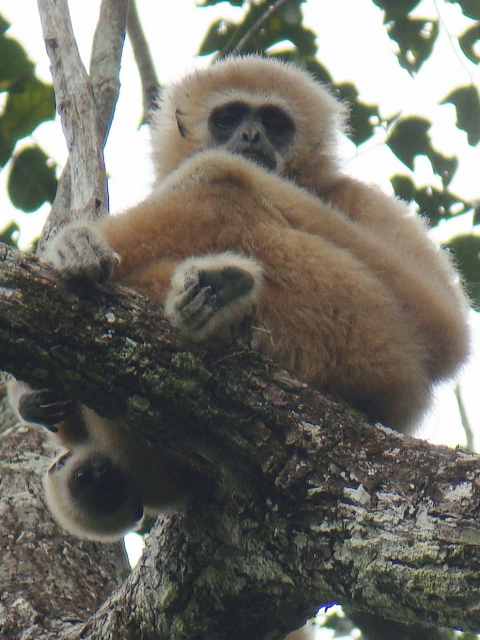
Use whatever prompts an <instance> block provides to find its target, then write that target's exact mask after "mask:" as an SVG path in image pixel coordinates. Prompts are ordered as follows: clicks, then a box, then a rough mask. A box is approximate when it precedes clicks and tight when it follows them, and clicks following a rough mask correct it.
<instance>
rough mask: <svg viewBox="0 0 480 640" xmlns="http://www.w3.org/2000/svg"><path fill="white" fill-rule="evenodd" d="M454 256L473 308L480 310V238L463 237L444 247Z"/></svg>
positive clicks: (449, 242)
mask: <svg viewBox="0 0 480 640" xmlns="http://www.w3.org/2000/svg"><path fill="white" fill-rule="evenodd" d="M444 246H445V247H447V249H448V250H449V251H451V253H452V254H453V256H454V259H455V262H456V265H457V267H458V269H459V270H460V273H461V274H462V278H463V280H464V284H465V286H466V289H467V292H468V294H469V295H470V297H471V300H472V304H473V307H474V308H475V309H477V310H478V309H480V236H478V235H473V234H469V235H461V236H456V237H455V238H452V239H451V240H449V241H448V242H447V243H445V245H444Z"/></svg>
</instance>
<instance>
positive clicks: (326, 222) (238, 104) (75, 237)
mask: <svg viewBox="0 0 480 640" xmlns="http://www.w3.org/2000/svg"><path fill="white" fill-rule="evenodd" d="M344 118H345V110H344V108H343V106H342V105H341V104H340V103H339V102H338V101H337V100H336V99H335V98H334V97H333V96H332V95H331V94H330V93H329V92H328V91H327V90H326V89H325V87H323V86H322V85H320V84H318V83H317V82H316V81H315V80H314V79H313V78H312V77H310V76H309V75H308V74H307V73H305V72H304V71H302V70H300V69H298V68H296V67H294V66H292V65H289V64H284V63H282V62H279V61H277V60H273V59H263V58H260V57H257V56H248V57H242V58H230V59H227V60H224V61H222V62H219V63H216V64H214V65H213V66H212V67H210V68H209V69H207V70H205V71H200V72H196V73H193V74H191V75H189V76H187V77H186V78H185V79H184V80H182V81H181V82H179V83H178V84H174V85H173V86H171V87H170V88H169V89H168V90H167V91H166V92H165V94H164V96H163V99H162V103H161V105H160V109H159V111H158V112H157V113H156V114H155V115H154V120H153V125H152V126H153V132H152V147H153V158H154V163H155V168H156V182H155V185H154V188H153V190H152V192H151V193H150V195H149V196H148V197H147V198H146V199H145V200H144V201H143V202H142V203H140V204H139V205H137V206H135V207H133V208H131V209H129V210H127V211H125V212H123V213H122V214H120V215H116V216H111V217H108V218H105V219H103V220H101V221H99V222H96V223H85V222H79V223H74V224H71V225H69V226H67V227H66V228H64V229H63V230H62V231H61V232H60V233H59V234H58V235H57V237H56V238H55V239H54V240H53V241H52V243H51V244H50V246H49V247H48V252H47V258H48V259H49V260H50V262H51V263H52V264H53V265H54V266H56V267H57V268H58V269H59V271H60V272H61V273H62V276H63V277H64V278H66V279H76V278H81V279H83V280H87V281H88V280H90V281H106V280H109V279H112V280H114V281H116V282H121V283H123V284H126V285H129V286H131V287H133V288H134V289H137V290H139V291H141V292H143V293H145V294H147V295H148V296H149V297H150V298H151V300H152V301H155V302H159V303H162V304H164V305H165V311H166V314H167V316H168V317H169V318H170V320H171V321H172V323H173V325H174V326H176V327H177V328H178V330H179V331H180V332H181V333H182V334H183V335H184V336H186V337H187V338H189V339H190V340H193V341H197V342H198V341H208V340H209V339H213V338H215V337H216V336H218V335H222V334H224V333H228V332H229V331H230V330H231V329H232V328H233V327H235V326H236V324H237V323H239V322H241V321H242V319H243V318H244V317H245V316H246V315H247V314H253V315H254V327H255V330H254V335H255V343H256V345H257V346H258V349H260V351H262V352H264V353H266V354H268V355H269V356H271V357H272V358H273V359H274V360H275V361H277V362H278V363H280V364H281V365H283V366H284V367H286V368H287V369H289V370H291V371H292V372H293V373H294V374H295V375H297V376H298V377H299V378H301V379H303V380H305V381H306V382H308V383H310V384H312V385H314V386H316V387H318V388H321V389H322V390H325V391H327V392H328V391H330V392H334V393H335V394H336V395H339V396H341V397H343V398H344V399H345V400H346V401H348V402H349V403H351V404H352V405H353V406H355V407H357V408H359V409H361V410H362V411H364V412H365V413H366V414H367V416H368V417H369V418H370V419H372V420H378V421H381V422H383V423H384V424H386V425H389V426H391V427H393V428H396V429H399V430H401V431H404V432H407V431H410V430H412V428H413V427H414V425H415V423H416V421H418V419H419V418H420V417H421V416H422V414H423V412H424V411H425V409H426V408H427V407H428V404H429V401H430V396H431V390H432V386H433V384H434V383H435V382H436V381H439V380H443V379H445V378H448V377H450V376H452V375H453V374H454V373H455V371H456V370H457V369H458V367H459V365H460V364H461V363H462V362H463V361H464V360H465V358H466V355H467V352H468V345H469V336H468V329H467V321H466V316H467V306H468V305H467V300H466V298H465V296H464V293H463V291H462V288H461V285H460V284H459V281H458V277H457V275H456V273H455V271H454V269H453V268H452V265H451V263H450V261H449V259H448V257H447V256H446V255H445V254H444V253H442V252H440V251H439V250H438V249H437V247H435V246H434V245H433V243H432V242H431V241H430V240H429V238H428V237H427V234H426V229H425V225H424V224H423V222H422V221H421V220H420V219H419V218H416V217H414V216H412V215H411V214H410V213H409V211H408V210H407V208H406V206H405V205H404V204H402V203H401V202H399V201H397V200H395V199H393V198H391V197H388V196H386V195H384V194H383V193H381V192H380V191H379V190H377V189H376V188H375V187H372V186H367V185H365V184H362V183H360V182H358V181H356V180H354V179H352V178H350V177H347V176H346V175H343V174H342V172H341V171H340V169H339V161H338V157H337V135H338V132H339V130H341V128H342V125H343V121H344ZM11 396H12V399H13V403H14V404H15V405H16V406H17V409H18V412H19V413H20V415H21V416H22V417H23V419H25V420H27V421H32V422H37V423H40V424H43V425H46V426H48V427H50V428H51V429H52V430H55V431H56V434H57V437H58V438H59V441H60V442H61V443H62V444H63V445H64V446H65V448H66V452H65V453H63V454H62V455H60V457H59V458H57V460H56V461H55V462H54V463H53V464H52V466H51V468H50V470H49V471H48V473H47V476H46V481H45V486H46V493H47V499H48V503H49V505H50V508H51V510H52V512H53V514H54V516H55V517H56V518H57V520H58V521H59V522H60V524H62V525H63V526H64V527H65V528H66V529H68V530H70V531H72V532H74V533H76V534H78V535H81V536H85V537H88V538H93V539H100V540H109V539H114V538H117V537H119V536H120V535H122V534H124V533H125V532H126V531H127V530H129V529H131V528H132V527H134V526H135V524H136V523H137V522H138V521H139V519H140V518H141V516H142V513H143V510H144V508H146V509H149V510H154V511H155V510H156V511H158V510H161V509H162V508H165V507H166V506H167V505H169V504H172V503H175V502H176V501H177V499H178V498H179V496H181V495H183V494H184V493H185V492H186V491H188V488H187V487H186V486H185V485H186V484H188V482H187V481H186V480H185V478H183V476H182V474H181V473H180V471H179V470H178V469H177V468H175V465H172V464H171V463H170V462H169V461H168V460H165V462H164V463H163V460H162V453H161V451H158V450H153V451H152V450H151V449H149V450H148V451H145V449H144V448H142V447H141V445H139V443H138V442H136V441H134V439H133V438H132V437H131V436H130V435H128V432H127V431H125V430H123V429H122V428H121V427H120V426H119V425H118V424H115V423H113V422H111V421H109V420H106V419H104V418H102V417H100V416H98V415H97V414H95V413H94V412H93V411H92V410H90V409H88V408H86V407H82V406H78V405H77V404H76V403H73V402H71V401H69V400H65V399H64V398H59V397H58V394H56V393H55V392H53V391H51V390H48V389H43V390H39V391H33V390H31V389H30V388H29V387H28V386H26V385H23V383H18V384H17V386H16V387H12V388H11ZM146 458H148V460H146Z"/></svg>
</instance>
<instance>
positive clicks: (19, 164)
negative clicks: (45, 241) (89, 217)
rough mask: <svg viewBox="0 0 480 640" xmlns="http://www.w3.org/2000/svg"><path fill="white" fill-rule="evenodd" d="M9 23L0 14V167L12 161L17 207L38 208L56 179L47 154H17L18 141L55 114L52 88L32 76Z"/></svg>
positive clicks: (33, 150) (11, 183)
mask: <svg viewBox="0 0 480 640" xmlns="http://www.w3.org/2000/svg"><path fill="white" fill-rule="evenodd" d="M9 26H10V25H9V24H8V22H6V20H4V19H3V17H2V16H1V15H0V94H3V97H4V99H5V102H4V107H3V109H2V112H1V114H0V170H1V168H2V167H4V166H5V165H6V164H7V162H8V161H9V160H11V161H12V163H11V168H10V176H9V196H10V198H11V200H12V202H13V204H14V205H15V206H16V207H18V208H19V209H23V210H24V211H27V212H30V211H34V210H36V209H38V207H40V206H41V205H42V204H43V203H44V202H45V201H50V202H51V201H52V199H53V197H54V195H55V189H56V179H55V172H54V170H53V168H50V167H48V165H47V157H46V156H45V154H44V152H43V151H41V150H40V149H38V148H31V149H29V150H24V151H21V152H19V153H17V152H16V147H17V144H18V143H19V142H20V141H21V140H22V139H24V138H26V137H28V136H30V135H31V134H32V132H33V131H34V130H35V129H36V127H37V126H38V125H39V124H41V123H42V122H45V121H46V120H51V119H52V118H53V117H54V116H55V100H54V93H53V88H52V87H51V86H50V85H47V84H44V83H43V82H41V81H40V80H39V79H38V78H36V77H35V67H34V65H33V63H32V62H31V61H30V60H29V59H28V56H27V54H26V52H25V50H24V49H23V47H22V46H21V45H20V44H19V43H18V42H17V41H16V40H13V39H12V38H10V37H9V36H8V35H7V32H8V28H9Z"/></svg>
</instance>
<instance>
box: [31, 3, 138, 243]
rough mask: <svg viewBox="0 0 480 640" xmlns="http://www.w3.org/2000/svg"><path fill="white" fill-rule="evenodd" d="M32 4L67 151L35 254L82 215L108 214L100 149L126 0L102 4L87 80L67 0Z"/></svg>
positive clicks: (113, 92)
mask: <svg viewBox="0 0 480 640" xmlns="http://www.w3.org/2000/svg"><path fill="white" fill-rule="evenodd" d="M38 6H39V11H40V16H41V19H42V27H43V31H44V39H45V43H46V46H47V52H48V54H49V56H50V60H51V63H52V64H51V68H52V76H53V83H54V87H55V94H56V101H57V110H58V111H59V113H60V115H61V117H62V125H63V126H64V131H65V136H66V139H67V145H68V149H69V159H68V160H67V163H66V165H65V168H64V170H63V172H62V175H61V177H60V180H59V183H58V188H57V195H56V198H55V202H54V203H53V206H52V209H51V212H50V215H49V217H48V220H47V223H46V225H45V227H44V229H43V233H42V237H41V240H40V242H39V245H38V254H39V255H41V254H42V252H43V250H44V248H45V245H46V244H47V242H48V240H49V239H50V238H51V237H53V236H54V235H55V233H57V231H58V230H59V228H60V227H61V226H62V225H64V224H66V223H67V222H69V221H70V220H73V219H75V218H78V217H82V216H86V217H88V218H95V217H98V216H100V215H103V214H105V213H106V212H107V210H108V186H107V178H106V174H105V167H104V162H103V147H104V145H105V141H106V138H107V135H108V131H109V127H110V123H111V120H112V117H113V112H114V109H115V104H116V101H117V97H118V92H119V88H120V86H119V81H118V76H119V72H120V61H121V54H122V47H123V42H124V39H125V29H126V19H127V11H128V0H103V2H102V5H101V9H100V17H99V22H98V25H97V29H96V32H95V38H94V43H93V48H92V63H91V79H89V77H88V75H87V72H86V70H85V67H84V66H83V63H82V61H81V59H80V55H79V53H78V49H77V45H76V42H75V38H74V34H73V31H72V25H71V20H70V14H69V10H68V2H67V0H58V1H57V2H53V1H52V0H38ZM67 54H68V55H67ZM73 167H74V168H75V170H74V171H73V169H72V168H73ZM72 187H73V191H72ZM72 193H74V194H75V197H74V198H73V197H72Z"/></svg>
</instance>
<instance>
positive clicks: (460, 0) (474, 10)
mask: <svg viewBox="0 0 480 640" xmlns="http://www.w3.org/2000/svg"><path fill="white" fill-rule="evenodd" d="M447 2H450V3H452V4H459V5H460V7H461V8H462V11H463V13H464V14H465V15H466V16H468V17H469V18H473V20H480V4H479V2H478V0H447Z"/></svg>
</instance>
